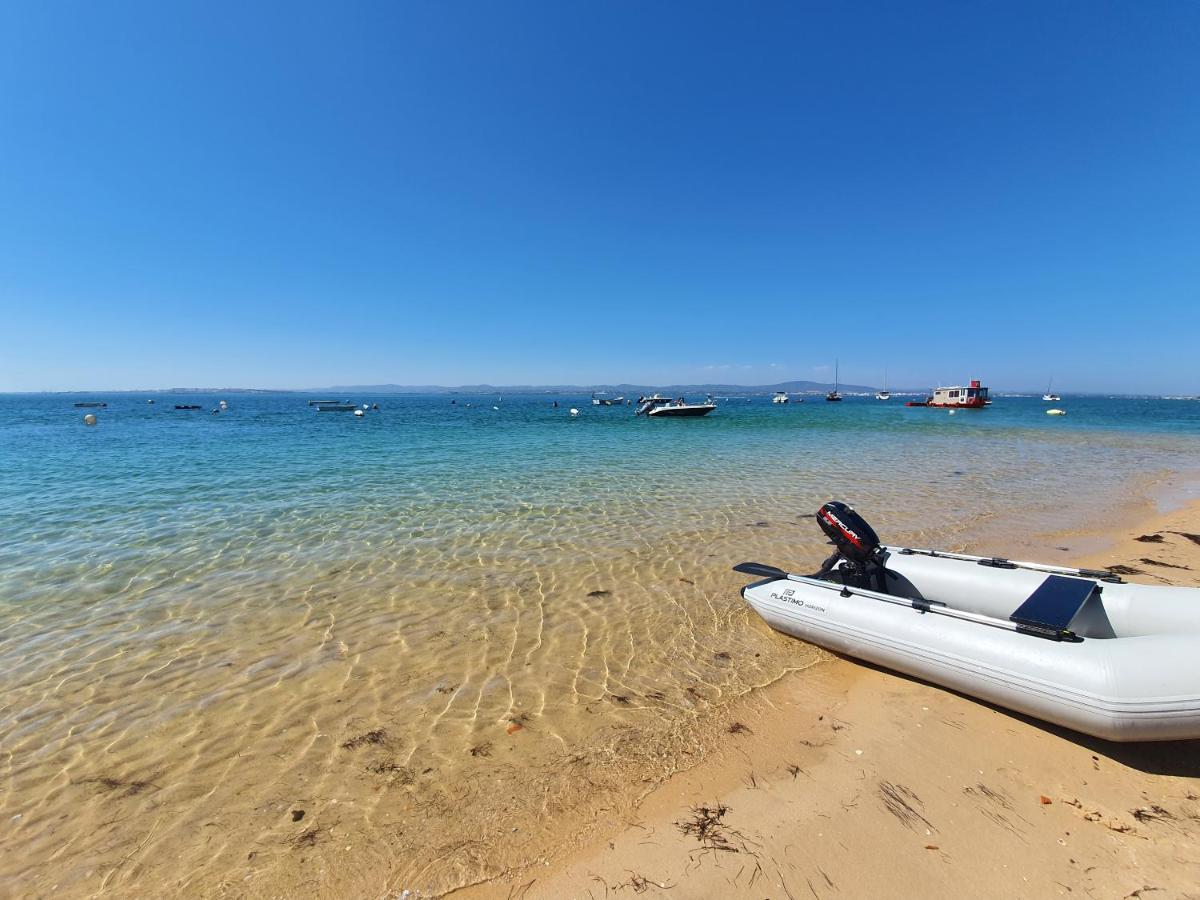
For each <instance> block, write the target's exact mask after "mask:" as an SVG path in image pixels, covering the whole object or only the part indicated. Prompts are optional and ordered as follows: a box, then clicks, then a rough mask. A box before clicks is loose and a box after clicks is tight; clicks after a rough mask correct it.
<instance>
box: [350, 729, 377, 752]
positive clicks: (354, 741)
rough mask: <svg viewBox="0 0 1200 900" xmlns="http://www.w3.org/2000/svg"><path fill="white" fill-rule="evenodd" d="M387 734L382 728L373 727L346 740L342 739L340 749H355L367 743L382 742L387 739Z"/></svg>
mask: <svg viewBox="0 0 1200 900" xmlns="http://www.w3.org/2000/svg"><path fill="white" fill-rule="evenodd" d="M387 736H388V735H387V732H386V731H384V730H383V729H382V728H373V729H371V730H370V731H368V732H366V733H364V734H360V735H358V736H357V737H352V738H350V740H348V741H343V742H342V749H343V750H357V749H358V748H359V747H365V746H367V745H368V744H382V743H385V742H386V741H387Z"/></svg>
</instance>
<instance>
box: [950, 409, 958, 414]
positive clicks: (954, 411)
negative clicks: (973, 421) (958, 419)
mask: <svg viewBox="0 0 1200 900" xmlns="http://www.w3.org/2000/svg"><path fill="white" fill-rule="evenodd" d="M956 412H958V410H957V409H952V410H950V415H954V414H955V413H956Z"/></svg>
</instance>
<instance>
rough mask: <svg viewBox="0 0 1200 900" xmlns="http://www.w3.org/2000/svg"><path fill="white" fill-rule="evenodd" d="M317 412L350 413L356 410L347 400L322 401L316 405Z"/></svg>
mask: <svg viewBox="0 0 1200 900" xmlns="http://www.w3.org/2000/svg"><path fill="white" fill-rule="evenodd" d="M316 407H317V412H352V411H354V410H356V409H358V407H357V406H355V405H354V404H353V403H350V402H349V401H347V400H322V401H320V402H319V403H317V404H316Z"/></svg>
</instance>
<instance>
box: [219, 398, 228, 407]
mask: <svg viewBox="0 0 1200 900" xmlns="http://www.w3.org/2000/svg"><path fill="white" fill-rule="evenodd" d="M217 406H219V407H221V409H229V404H228V403H226V402H225V401H224V400H222V401H221V402H220V403H218V404H217Z"/></svg>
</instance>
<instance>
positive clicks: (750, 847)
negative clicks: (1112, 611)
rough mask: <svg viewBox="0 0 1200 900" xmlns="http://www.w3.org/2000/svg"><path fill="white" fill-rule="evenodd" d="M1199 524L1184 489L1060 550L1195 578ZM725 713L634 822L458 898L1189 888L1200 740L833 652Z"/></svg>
mask: <svg viewBox="0 0 1200 900" xmlns="http://www.w3.org/2000/svg"><path fill="white" fill-rule="evenodd" d="M1107 527H1109V528H1111V527H1112V525H1111V523H1109V524H1108V526H1107ZM1103 534H1104V529H1103V528H1101V529H1098V530H1097V531H1095V532H1091V533H1087V532H1077V533H1073V534H1071V535H1065V536H1060V540H1059V541H1057V543H1058V544H1060V545H1061V544H1064V543H1066V544H1069V545H1072V546H1073V548H1074V549H1076V550H1077V549H1078V548H1082V547H1084V546H1090V547H1095V546H1096V545H1097V543H1098V541H1099V538H1100V537H1101V536H1102V535H1103ZM1197 534H1200V502H1194V503H1192V504H1190V505H1189V506H1187V507H1185V508H1182V509H1177V510H1174V511H1171V512H1167V513H1156V514H1154V515H1151V516H1150V517H1149V518H1148V519H1147V520H1145V521H1143V522H1141V523H1140V524H1138V525H1136V526H1135V527H1133V528H1131V529H1130V528H1121V531H1120V535H1119V536H1118V537H1117V538H1116V539H1115V540H1112V539H1111V537H1112V536H1111V533H1110V536H1109V537H1110V540H1109V542H1108V543H1109V546H1107V548H1106V549H1104V550H1103V551H1100V552H1097V553H1095V554H1090V555H1088V556H1085V557H1082V558H1080V557H1078V556H1076V558H1075V560H1074V561H1075V562H1077V563H1078V564H1081V565H1088V566H1115V565H1120V566H1124V567H1126V569H1125V571H1126V572H1127V573H1128V574H1127V575H1126V577H1127V578H1128V579H1129V580H1131V581H1138V582H1143V583H1147V584H1162V583H1170V584H1184V585H1200V537H1189V535H1193V536H1195V535H1197ZM992 549H993V550H996V549H999V550H1003V548H992ZM762 627H764V628H765V627H766V626H765V625H764V626H762ZM728 716H729V722H728V725H727V729H726V730H727V737H726V739H725V740H724V741H723V742H722V743H723V746H722V747H721V748H720V749H719V750H718V751H717V752H714V753H713V754H711V755H710V756H708V757H707V758H706V759H705V760H704V761H703V762H701V763H700V764H699V765H697V766H696V767H695V768H693V769H691V770H689V771H686V772H683V773H680V774H678V775H676V776H675V777H673V778H671V779H670V780H669V781H667V782H666V783H665V784H663V785H661V786H660V787H658V788H657V789H655V790H653V791H652V792H650V793H649V794H648V795H647V796H646V797H645V799H644V800H643V801H642V803H641V804H640V805H639V806H638V808H637V810H636V817H635V818H626V819H624V820H622V821H614V822H612V823H611V827H610V828H609V829H608V833H607V834H603V836H602V837H600V838H599V839H596V840H593V841H592V842H591V843H589V844H587V845H586V846H583V847H578V848H572V849H570V850H564V852H563V853H561V854H559V855H557V856H555V857H553V858H547V859H544V860H541V861H539V862H538V863H536V864H535V865H532V866H530V867H526V868H524V869H521V870H516V871H512V872H510V873H508V875H507V876H506V877H504V878H501V879H498V880H495V881H492V882H490V883H487V884H484V885H478V886H475V887H473V888H468V889H465V890H462V891H459V892H456V893H455V894H454V896H455V897H456V898H462V900H469V898H482V897H488V898H490V897H505V898H518V897H519V898H524V900H534V898H567V897H581V898H585V897H590V898H597V900H598V898H601V897H627V896H633V895H640V896H644V897H667V898H671V900H681V898H693V897H746V898H759V900H761V898H791V900H800V898H813V897H815V898H827V897H868V896H911V897H916V896H920V897H955V898H958V897H964V896H970V897H1018V896H1028V897H1050V896H1064V897H1066V896H1076V897H1093V898H1110V897H1111V898H1125V897H1142V898H1175V897H1198V898H1200V742H1195V741H1192V742H1179V743H1163V744H1142V745H1128V744H1126V745H1120V744H1110V743H1106V742H1104V741H1100V740H1096V739H1092V738H1087V737H1084V736H1081V735H1079V734H1076V733H1073V732H1069V731H1066V730H1064V729H1060V728H1056V727H1054V726H1049V725H1046V724H1044V723H1040V722H1037V721H1035V720H1032V719H1027V718H1025V717H1023V716H1019V715H1015V714H1012V713H1008V712H1006V711H1004V710H1001V709H997V708H995V707H991V706H988V705H986V704H983V703H980V702H977V701H974V700H971V699H969V698H966V697H963V696H960V695H957V694H954V693H951V692H948V691H945V690H941V689H939V688H937V687H934V686H931V685H928V684H924V683H922V682H919V681H916V680H914V679H910V678H906V677H903V676H898V675H895V674H892V673H889V672H885V671H882V670H878V669H874V668H871V667H868V666H864V665H862V664H859V663H856V662H854V661H851V660H843V659H837V660H834V661H832V662H830V663H827V664H822V665H819V666H818V667H817V668H816V669H813V670H809V671H808V672H805V673H804V674H802V675H796V676H790V677H786V678H784V679H782V680H781V681H779V682H777V683H775V684H774V685H772V686H770V687H769V688H766V689H764V690H761V691H758V692H756V693H755V694H754V695H753V696H751V697H748V698H746V699H745V700H743V701H742V702H740V703H739V704H736V705H735V706H733V707H731V708H730V710H729V713H728Z"/></svg>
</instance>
